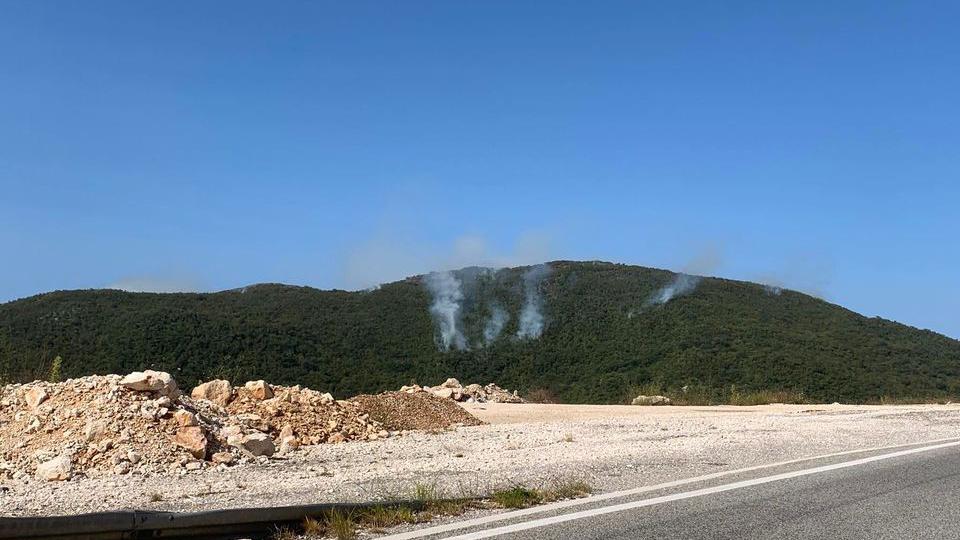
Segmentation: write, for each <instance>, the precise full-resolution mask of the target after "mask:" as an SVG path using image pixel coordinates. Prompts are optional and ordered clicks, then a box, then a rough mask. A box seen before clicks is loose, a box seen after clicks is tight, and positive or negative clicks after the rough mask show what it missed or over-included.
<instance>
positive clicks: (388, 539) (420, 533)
mask: <svg viewBox="0 0 960 540" xmlns="http://www.w3.org/2000/svg"><path fill="white" fill-rule="evenodd" d="M946 441H956V442H957V444H960V441H958V440H957V438H955V437H951V438H948V439H934V440H931V441H920V442H916V443H910V444H898V445H891V446H879V447H875V448H861V449H858V450H845V451H843V452H834V453H831V454H823V455H820V456H813V457H806V458H798V459H791V460H787V461H779V462H777V463H767V464H764V465H754V466H751V467H744V468H741V469H732V470H729V471H719V472H715V473H710V474H704V475H701V476H694V477H691V478H683V479H680V480H673V481H670V482H664V483H661V484H653V485H649V486H642V487H638V488H631V489H625V490H621V491H612V492H610V493H603V494H600V495H594V496H591V497H585V498H582V499H571V500H566V501H560V502H556V503H550V504H544V505H540V506H534V507H532V508H525V509H523V510H514V511H511V512H502V513H499V514H494V515H490V516H484V517H479V518H474V519H468V520H463V521H455V522H452V523H447V524H444V525H436V526H433V527H427V528H424V529H418V530H415V531H409V532H405V533H399V534H393V535H389V536H385V537H381V539H382V540H411V539H414V538H423V537H425V536H432V535H436V534H443V533H447V532H452V531H458V530H463V529H468V528H471V527H478V526H482V525H489V524H490V523H496V522H499V521H507V520H511V519H517V518H520V517H524V516H529V515H534V514H542V513H545V512H553V511H556V510H563V509H566V508H572V507H577V506H583V505H586V504H596V503H598V502H602V501H607V500H611V499H619V498H623V497H630V496H633V495H640V494H643V493H649V492H651V491H659V490H661V489H669V488H674V487H679V486H684V485H689V484H694V483H698V482H705V481H708V480H715V479H717V478H723V477H726V476H732V475H736V474H743V473H748V472H753V471H760V470H764V469H772V468H776V467H784V466H787V465H794V464H797V463H804V462H807V461H815V460H820V459H830V458H835V457H841V456H848V455H851V454H862V453H865V452H880V451H883V450H892V449H894V448H903V447H905V446H916V445H919V444H923V445H931V444H938V443H942V442H946Z"/></svg>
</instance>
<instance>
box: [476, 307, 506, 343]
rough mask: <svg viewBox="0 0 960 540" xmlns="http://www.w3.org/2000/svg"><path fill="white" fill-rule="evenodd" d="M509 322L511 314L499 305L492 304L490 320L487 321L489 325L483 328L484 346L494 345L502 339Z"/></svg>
mask: <svg viewBox="0 0 960 540" xmlns="http://www.w3.org/2000/svg"><path fill="white" fill-rule="evenodd" d="M509 320H510V314H509V313H507V310H505V309H503V308H502V307H501V306H500V305H499V304H492V305H491V306H490V318H489V319H487V323H486V324H485V325H484V327H483V344H484V345H491V344H493V342H494V341H496V339H497V338H498V337H500V333H501V332H503V327H504V326H506V325H507V322H508V321H509Z"/></svg>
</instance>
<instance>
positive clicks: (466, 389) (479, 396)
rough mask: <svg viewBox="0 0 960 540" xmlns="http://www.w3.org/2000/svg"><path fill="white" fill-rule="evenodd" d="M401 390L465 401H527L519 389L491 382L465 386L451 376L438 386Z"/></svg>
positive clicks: (403, 388)
mask: <svg viewBox="0 0 960 540" xmlns="http://www.w3.org/2000/svg"><path fill="white" fill-rule="evenodd" d="M400 391H401V392H406V393H409V394H415V393H417V392H427V393H430V394H433V395H435V396H437V397H441V398H446V399H452V400H454V401H462V402H464V403H525V401H524V400H523V398H521V397H520V396H519V395H518V394H517V391H516V390H514V391H513V392H511V391H509V390H504V389H503V388H500V387H499V386H497V385H495V384H493V383H490V384H488V385H486V386H480V385H479V384H468V385H467V386H463V385H462V384H460V381H458V380H456V379H454V378H450V379H447V380H446V381H444V382H443V383H442V384H440V385H438V386H419V385H416V384H414V385H411V386H404V387H402V388H400Z"/></svg>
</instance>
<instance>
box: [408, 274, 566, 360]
mask: <svg viewBox="0 0 960 540" xmlns="http://www.w3.org/2000/svg"><path fill="white" fill-rule="evenodd" d="M550 272H551V268H550V265H549V264H546V263H544V264H538V265H536V266H531V267H529V268H527V269H526V270H525V271H524V272H523V274H522V275H521V276H520V278H519V280H518V279H517V278H516V275H515V273H512V272H510V271H509V270H503V269H492V268H479V267H469V268H464V269H462V270H457V271H444V272H433V273H430V274H427V275H426V276H425V277H424V284H425V285H426V288H427V290H428V292H429V293H430V298H431V303H430V315H431V316H432V318H433V320H434V323H435V325H436V330H437V335H436V341H437V347H438V348H439V349H440V350H442V351H449V350H461V351H466V350H470V349H471V348H476V347H479V348H483V347H489V346H491V345H493V344H494V343H495V342H496V341H497V340H498V339H501V336H502V335H503V334H504V332H505V331H506V330H507V328H508V326H510V323H511V322H512V321H514V320H516V323H515V324H516V329H515V330H511V332H514V333H513V334H512V339H517V340H527V339H537V338H539V337H540V336H541V335H542V334H543V331H544V329H545V328H546V324H547V317H546V314H545V308H546V302H545V300H544V297H543V294H542V292H541V287H542V286H543V282H544V280H545V279H546V278H547V277H548V276H549V275H550ZM511 311H513V313H515V315H511ZM468 318H470V319H473V320H475V321H476V320H482V332H480V333H479V335H471V333H470V332H469V331H468V330H467V328H466V324H465V320H466V319H468Z"/></svg>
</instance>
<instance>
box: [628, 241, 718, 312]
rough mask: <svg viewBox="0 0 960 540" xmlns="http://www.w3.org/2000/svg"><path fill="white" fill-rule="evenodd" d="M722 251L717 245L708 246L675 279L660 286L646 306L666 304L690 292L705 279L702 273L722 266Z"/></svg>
mask: <svg viewBox="0 0 960 540" xmlns="http://www.w3.org/2000/svg"><path fill="white" fill-rule="evenodd" d="M720 261H721V257H720V251H719V250H718V249H717V248H716V247H708V248H707V249H705V250H703V251H702V252H700V253H699V254H698V255H697V256H696V257H695V258H694V259H693V260H692V261H690V262H689V263H688V264H687V265H686V266H685V267H684V269H683V270H682V271H681V272H680V273H678V274H677V275H676V277H674V278H673V281H671V282H670V283H668V284H667V285H665V286H664V287H662V288H660V289H659V290H657V291H656V292H654V293H653V294H652V295H650V298H648V299H647V301H646V303H645V305H646V306H648V307H649V306H657V305H661V304H666V303H667V302H669V301H670V300H672V299H674V298H676V297H678V296H683V295H686V294H690V293H692V292H693V290H694V289H696V288H697V285H699V284H700V282H701V281H702V280H703V277H702V276H700V274H706V273H709V272H712V271H714V270H716V268H717V267H718V266H720Z"/></svg>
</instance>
